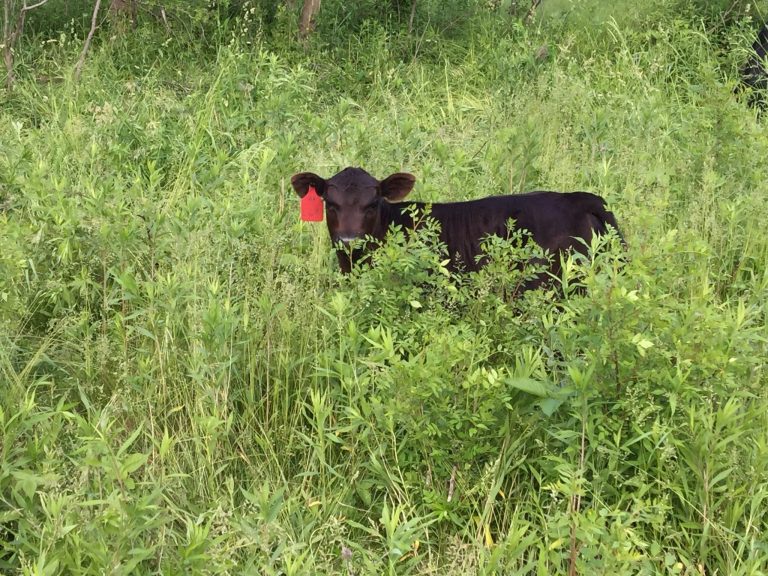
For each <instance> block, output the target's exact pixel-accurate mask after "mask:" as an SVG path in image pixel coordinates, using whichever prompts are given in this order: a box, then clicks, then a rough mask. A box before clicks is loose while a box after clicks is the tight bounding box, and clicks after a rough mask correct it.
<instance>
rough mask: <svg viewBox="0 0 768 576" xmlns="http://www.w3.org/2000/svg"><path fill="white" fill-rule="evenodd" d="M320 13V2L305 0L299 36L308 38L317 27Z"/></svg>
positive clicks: (317, 0) (318, 0)
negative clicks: (316, 20)
mask: <svg viewBox="0 0 768 576" xmlns="http://www.w3.org/2000/svg"><path fill="white" fill-rule="evenodd" d="M319 11H320V0H304V7H303V8H302V9H301V18H300V19H299V36H300V37H301V38H306V37H307V36H309V33H310V32H312V29H313V28H314V27H315V21H314V19H315V16H316V15H317V13H318V12H319Z"/></svg>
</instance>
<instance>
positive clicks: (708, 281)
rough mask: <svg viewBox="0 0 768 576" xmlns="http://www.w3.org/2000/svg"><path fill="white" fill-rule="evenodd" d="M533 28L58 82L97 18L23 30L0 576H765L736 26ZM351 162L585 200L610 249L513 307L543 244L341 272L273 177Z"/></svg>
mask: <svg viewBox="0 0 768 576" xmlns="http://www.w3.org/2000/svg"><path fill="white" fill-rule="evenodd" d="M329 4H330V5H333V3H329ZM544 4H545V5H546V1H545V2H544ZM557 4H558V3H555V2H552V5H553V8H551V10H549V11H547V10H546V9H543V10H542V13H541V14H540V15H539V18H538V19H537V20H534V22H532V23H530V24H525V23H523V22H521V21H519V20H513V19H510V18H502V17H500V16H499V15H498V14H496V13H490V12H483V11H479V12H478V13H477V14H476V15H474V16H472V17H471V18H467V19H466V20H465V21H463V22H462V24H461V26H458V27H456V26H455V27H454V28H452V29H450V30H447V31H446V30H442V31H441V30H438V28H433V27H431V26H430V25H428V24H424V25H422V26H421V27H419V26H417V31H416V32H414V33H413V34H410V35H409V34H407V33H405V31H403V30H398V29H395V28H393V27H392V26H388V25H387V23H386V22H384V23H382V22H380V21H378V20H375V19H369V20H365V21H362V22H348V21H345V20H344V19H338V20H333V21H330V20H326V21H322V20H321V22H320V25H319V28H318V30H317V32H316V34H315V35H313V36H312V37H311V38H310V39H309V40H308V43H307V44H306V45H302V44H300V43H298V42H296V41H295V40H294V36H295V29H294V28H292V27H291V26H292V25H291V23H289V22H288V21H287V19H285V20H281V18H282V15H281V14H278V15H277V17H276V18H277V20H276V21H275V23H273V24H272V29H271V32H269V33H267V32H265V31H263V30H262V29H261V28H260V25H259V22H258V21H257V20H255V19H252V20H249V18H248V17H245V18H244V19H240V20H235V21H231V22H228V23H222V28H221V29H220V30H219V32H218V34H219V35H218V36H213V37H203V36H202V35H200V34H199V33H198V31H197V29H190V30H185V31H182V32H183V33H181V32H180V33H176V34H170V35H167V32H166V31H165V29H164V28H163V27H162V26H158V25H144V26H141V27H139V29H138V30H136V31H130V32H125V31H122V32H121V31H119V30H115V31H114V33H106V32H103V33H101V34H100V36H99V38H97V41H95V43H94V46H93V47H92V50H91V52H90V54H89V56H88V60H87V62H86V65H85V68H84V70H83V75H82V78H81V79H80V81H79V82H78V83H75V82H74V81H73V80H72V79H71V67H72V64H73V63H74V62H75V61H76V60H77V56H78V53H79V51H80V49H81V47H82V38H83V36H84V33H85V32H87V29H85V31H83V30H82V29H81V28H80V27H79V25H78V23H77V22H76V21H75V20H73V23H72V24H71V25H70V26H68V27H65V28H64V29H62V30H57V31H56V32H55V33H53V32H50V30H49V28H47V27H46V26H44V24H45V22H44V21H41V22H42V23H39V29H38V32H35V28H34V27H33V25H34V21H32V20H30V23H29V24H28V28H27V36H26V39H25V42H26V43H25V44H23V45H22V47H21V48H20V49H19V57H18V61H17V76H18V78H17V84H16V86H15V88H14V90H13V91H12V92H7V91H5V92H3V93H2V98H3V105H2V106H1V107H0V572H2V573H8V574H14V573H23V574H35V575H38V574H40V575H42V574H45V575H53V574H67V573H71V574H94V575H96V574H99V575H100V574H150V573H152V574H158V573H162V574H265V575H269V574H275V575H277V574H285V575H303V574H307V575H313V574H349V575H352V574H358V575H363V574H390V575H406V574H435V575H449V574H467V575H468V574H504V575H512V574H521V575H524V574H525V575H528V574H531V575H532V574H536V575H549V574H583V575H594V574H606V575H609V574H610V575H620V574H626V575H630V574H633V575H634V574H681V575H682V574H685V575H689V576H690V575H716V574H719V575H759V574H766V573H768V536H767V535H768V389H767V388H766V379H767V375H768V374H767V372H766V362H767V360H768V304H766V302H768V233H767V232H766V223H768V202H767V199H768V178H766V159H767V158H768V132H767V131H766V123H765V122H766V120H765V119H764V118H762V119H761V118H760V117H759V116H758V115H757V112H756V111H755V110H753V109H751V108H749V107H748V106H746V105H745V103H744V102H740V101H739V100H737V99H736V98H735V97H734V95H733V93H732V91H733V88H734V86H735V85H736V82H737V79H738V69H739V67H740V66H741V65H742V63H743V62H744V60H745V58H746V49H747V48H748V47H749V45H750V44H751V42H752V40H753V37H752V34H753V31H754V29H755V28H756V25H755V23H754V22H750V21H749V20H747V19H744V20H740V21H738V22H735V23H732V24H729V25H728V26H725V25H723V26H720V27H717V28H716V29H713V28H712V26H711V22H710V21H706V22H705V21H702V20H701V19H700V18H697V16H696V14H694V13H692V11H689V12H686V11H680V10H678V9H677V8H675V7H674V6H672V4H675V3H673V2H670V3H664V2H649V3H648V7H647V9H645V10H643V9H642V3H639V2H637V3H633V5H634V6H635V9H634V11H632V13H631V15H630V16H627V17H626V18H624V19H616V20H612V19H610V18H602V17H601V18H597V16H595V11H594V9H593V7H590V5H589V4H590V3H588V2H581V3H580V4H582V5H583V6H582V8H583V10H584V12H583V17H579V12H578V4H579V3H576V4H577V10H576V11H572V12H567V13H561V12H560V11H559V8H558V6H557ZM559 4H561V5H565V3H564V2H560V3H559ZM592 4H595V3H594V2H593V3H592ZM598 4H599V3H598ZM667 4H669V5H670V6H669V7H666V6H667ZM544 8H546V6H544ZM324 9H325V8H324ZM329 10H330V8H329ZM41 13H42V12H41ZM564 14H565V15H564ZM323 22H325V23H324V24H323ZM225 24H226V25H225ZM542 47H546V49H542ZM346 166H361V167H363V168H365V169H366V170H368V171H369V172H370V173H371V174H375V175H376V176H377V177H379V178H383V177H384V176H385V175H387V174H391V173H394V172H399V171H405V172H410V173H412V174H414V175H415V176H416V179H417V180H416V185H415V188H414V190H413V191H412V192H411V194H410V196H409V199H413V200H422V201H427V202H433V201H434V202H437V201H458V200H468V199H472V198H480V197H483V196H488V195H494V194H512V193H516V192H524V191H531V190H558V191H576V190H584V191H590V192H593V193H595V194H598V195H600V196H601V197H603V198H605V199H606V200H607V202H608V205H609V209H610V210H612V211H613V213H614V214H615V215H616V218H617V220H618V223H619V226H620V227H621V231H622V233H623V235H624V237H625V238H626V241H627V244H628V248H627V251H626V254H625V256H623V255H622V250H621V248H620V246H618V242H616V239H615V238H612V237H610V236H609V237H605V238H603V239H600V240H599V241H596V244H600V243H603V244H606V245H605V246H601V247H604V248H605V250H600V251H599V255H598V256H594V257H578V258H577V257H572V258H571V259H569V260H567V261H566V262H565V265H564V274H565V280H564V282H565V286H564V288H562V291H563V292H564V293H565V295H564V296H562V297H561V296H560V295H559V293H558V292H557V291H556V290H555V289H554V288H549V289H545V290H537V291H530V292H527V293H525V295H523V296H522V297H521V298H517V299H511V298H509V290H508V288H509V286H512V285H515V283H519V282H520V281H521V280H520V273H521V272H520V271H519V270H517V269H515V267H513V266H510V264H509V263H510V262H515V261H519V260H520V259H526V258H530V253H529V248H516V247H514V246H510V245H509V244H508V243H505V242H494V241H490V242H489V243H488V245H487V251H488V253H489V254H490V255H491V257H492V260H491V263H490V264H489V265H488V266H486V267H485V268H483V270H482V271H480V272H478V273H477V274H476V275H473V276H470V277H461V278H460V277H456V276H455V275H454V274H453V273H452V272H451V271H450V270H448V269H446V267H445V265H444V261H443V257H442V256H441V255H440V254H439V252H438V251H436V249H435V238H436V235H437V231H436V230H435V229H434V227H433V226H429V225H427V226H425V228H424V230H423V231H422V233H420V234H418V235H414V236H412V237H409V238H406V237H404V236H403V235H402V234H401V233H400V234H394V235H393V236H392V237H391V238H390V241H389V242H388V243H387V244H386V245H385V246H384V247H383V248H381V249H380V250H378V251H377V252H376V255H375V261H376V265H375V266H373V267H372V268H366V269H363V270H358V271H356V272H354V273H352V274H350V275H347V276H344V275H342V274H340V272H339V270H338V264H337V262H336V258H335V254H334V250H333V247H332V246H331V243H330V240H329V238H328V231H327V230H326V228H325V224H321V223H316V224H313V223H302V222H300V220H299V200H298V198H297V197H296V195H295V193H294V191H293V189H292V188H291V184H290V177H291V175H293V174H295V173H297V172H302V171H312V172H316V173H318V174H322V175H324V176H326V177H327V176H330V175H332V174H335V173H336V172H337V171H339V170H341V169H342V168H344V167H346ZM596 247H597V246H596Z"/></svg>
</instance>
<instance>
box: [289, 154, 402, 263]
mask: <svg viewBox="0 0 768 576" xmlns="http://www.w3.org/2000/svg"><path fill="white" fill-rule="evenodd" d="M415 181H416V178H415V177H414V176H413V175H411V174H407V173H403V172H398V173H396V174H392V175H391V176H388V177H387V178H385V179H384V180H381V181H379V180H377V179H376V178H374V177H373V176H371V175H370V174H368V172H366V171H365V170H363V169H362V168H345V169H344V170H342V171H341V172H339V173H338V174H336V175H335V176H332V177H331V178H329V179H327V180H326V179H325V178H322V177H320V176H318V175H317V174H313V173H312V172H301V173H299V174H295V175H294V176H293V177H292V178H291V185H292V186H293V189H294V190H296V193H297V194H298V195H299V197H301V198H303V197H304V196H305V195H306V194H307V192H308V191H309V188H310V186H313V187H314V188H315V191H316V192H317V194H318V196H320V198H322V199H323V201H324V202H325V220H326V222H327V223H328V232H329V233H330V234H331V241H332V242H333V243H334V244H337V245H338V244H339V243H341V244H342V245H343V246H344V247H346V246H348V245H349V244H350V242H352V241H353V240H356V239H360V238H365V237H366V236H372V237H373V238H376V239H378V240H382V239H383V238H384V235H385V234H386V232H387V226H388V225H389V222H387V221H386V210H385V205H384V202H398V201H400V200H402V199H403V198H405V197H406V196H407V195H408V193H409V192H410V191H411V189H412V188H413V184H414V182H415ZM353 260H354V258H353ZM339 261H340V262H341V257H340V260H339ZM342 268H343V269H344V268H347V267H346V266H344V265H343V264H342ZM345 271H348V270H345Z"/></svg>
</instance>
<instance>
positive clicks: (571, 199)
mask: <svg viewBox="0 0 768 576" xmlns="http://www.w3.org/2000/svg"><path fill="white" fill-rule="evenodd" d="M291 181H292V184H293V186H294V188H295V189H296V192H297V193H298V194H299V196H302V197H303V196H304V195H305V194H306V193H307V191H308V189H309V187H313V188H315V190H316V191H317V193H318V194H319V195H320V197H321V198H323V200H324V201H325V208H326V220H327V223H328V231H329V233H330V235H331V240H332V241H334V242H335V243H341V244H342V246H346V245H348V244H349V243H350V242H351V241H352V240H354V239H360V238H364V237H366V236H370V237H373V238H375V239H376V240H378V241H384V239H385V237H386V233H387V230H388V229H389V227H390V226H392V225H399V226H402V227H403V228H405V229H412V228H413V227H414V222H413V212H414V209H415V211H416V212H417V213H425V211H426V210H429V212H428V213H427V215H428V216H430V217H432V218H434V219H435V220H436V221H437V222H438V223H439V224H440V240H441V241H442V242H444V243H445V245H446V246H447V248H448V254H449V257H450V259H451V260H450V266H451V268H453V269H454V270H456V269H462V270H467V271H474V270H478V269H479V268H480V267H482V265H483V261H482V259H478V256H481V255H482V246H481V244H482V241H483V240H484V239H485V238H486V237H487V236H490V235H495V236H500V237H502V238H505V237H508V236H509V234H510V233H511V232H513V231H514V230H509V229H508V225H509V222H510V221H513V222H514V227H515V230H526V231H527V232H528V233H529V234H530V237H531V238H532V239H533V240H534V241H535V242H536V243H537V244H538V245H539V246H541V247H542V248H544V249H545V250H546V251H547V252H549V253H550V254H552V255H553V256H555V258H553V259H552V263H551V266H550V273H552V274H558V273H559V272H560V269H559V258H557V257H556V256H557V255H558V254H559V253H561V252H563V251H566V250H569V249H573V250H576V251H579V252H584V250H585V249H586V248H585V245H584V242H586V243H589V241H590V240H591V239H592V236H593V235H594V234H603V233H605V232H606V231H607V230H608V227H613V228H615V229H616V230H617V232H618V226H617V225H616V220H615V218H614V216H613V214H612V213H611V212H609V211H608V210H606V208H605V202H604V200H603V199H602V198H600V197H599V196H596V195H594V194H590V193H588V192H572V193H560V192H530V193H528V194H519V195H511V196H490V197H487V198H481V199H479V200H469V201H466V202H448V203H433V204H426V203H423V202H399V201H398V200H401V199H402V198H403V197H405V196H406V195H407V194H408V193H409V192H410V190H411V188H412V187H413V184H414V182H415V178H414V177H413V176H411V175H410V174H404V173H398V174H393V175H392V176H389V177H388V178H385V179H384V180H382V181H378V180H376V179H375V178H373V177H372V176H371V175H370V174H368V173H367V172H365V171H364V170H362V169H360V168H346V169H344V170H342V171H341V172H339V173H338V174H336V175H335V176H333V177H332V178H330V179H328V180H325V179H323V178H321V177H319V176H317V175H316V174H312V173H308V172H305V173H301V174H296V175H295V176H294V177H293V178H292V180H291ZM582 241H583V242H582ZM367 249H368V248H366V247H364V248H356V249H353V250H351V251H350V250H348V249H338V250H337V255H338V258H339V265H340V267H341V269H342V271H344V272H349V271H350V270H351V268H352V265H353V264H354V262H355V261H356V260H358V259H360V258H361V257H363V256H364V255H365V252H366V250H367ZM540 283H541V282H536V283H535V284H534V285H538V284H540Z"/></svg>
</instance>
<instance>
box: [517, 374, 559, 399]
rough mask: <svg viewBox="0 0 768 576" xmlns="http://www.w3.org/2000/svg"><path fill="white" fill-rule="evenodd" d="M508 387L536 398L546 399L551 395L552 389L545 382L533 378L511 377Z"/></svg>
mask: <svg viewBox="0 0 768 576" xmlns="http://www.w3.org/2000/svg"><path fill="white" fill-rule="evenodd" d="M507 385H508V386H510V387H512V388H515V389H517V390H520V391H522V392H527V393H528V394H533V395H534V396H542V397H546V396H549V395H550V387H549V386H548V385H547V384H546V383H545V382H542V381H541V380H534V379H533V378H514V377H510V378H507Z"/></svg>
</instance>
